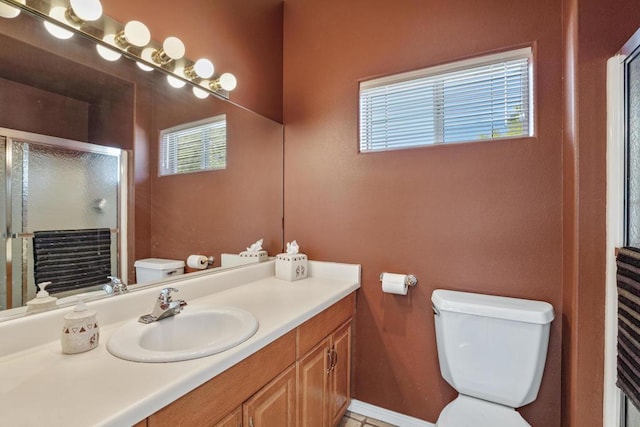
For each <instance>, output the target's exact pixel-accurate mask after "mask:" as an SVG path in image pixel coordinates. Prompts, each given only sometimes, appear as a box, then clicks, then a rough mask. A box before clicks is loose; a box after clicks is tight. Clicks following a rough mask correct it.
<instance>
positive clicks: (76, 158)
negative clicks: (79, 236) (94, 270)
mask: <svg viewBox="0 0 640 427" xmlns="http://www.w3.org/2000/svg"><path fill="white" fill-rule="evenodd" d="M0 151H1V153H2V154H1V155H0V156H1V157H0V174H1V175H0V176H1V177H2V180H3V185H2V186H0V188H1V189H0V200H2V201H3V202H4V207H5V208H4V209H2V210H1V211H2V212H0V224H3V230H4V233H3V237H4V244H3V245H1V246H2V249H1V250H0V274H1V276H0V278H4V280H3V281H2V282H1V283H0V309H7V308H12V307H19V306H22V305H24V303H25V302H26V301H27V300H29V299H31V298H33V297H34V296H35V292H36V286H35V279H34V248H33V246H34V245H33V240H34V232H36V233H37V232H44V231H56V232H60V231H67V230H85V229H100V230H109V231H110V232H111V233H112V234H111V239H110V250H109V253H110V273H109V274H110V275H114V276H118V275H119V271H120V269H119V256H118V255H119V252H120V251H119V247H120V245H119V242H120V240H121V239H120V234H119V230H120V227H121V224H120V221H119V215H118V213H119V212H120V202H121V195H120V192H121V185H122V184H123V182H124V181H125V180H124V174H123V171H124V168H123V166H122V164H121V163H122V151H121V150H119V149H115V148H109V147H102V146H96V145H92V144H87V143H81V142H76V141H69V140H63V139H59V138H52V137H46V136H42V135H34V134H27V133H22V132H15V131H9V130H6V129H0ZM108 246H109V245H108ZM107 262H108V261H107ZM61 274H62V273H61ZM106 282H107V280H106V277H105V281H104V283H106ZM95 287H96V286H94V288H95ZM86 290H91V289H90V288H87V289H84V288H83V289H82V291H86ZM74 291H77V289H76V290H73V291H68V292H63V293H62V294H61V295H65V294H66V293H72V292H74Z"/></svg>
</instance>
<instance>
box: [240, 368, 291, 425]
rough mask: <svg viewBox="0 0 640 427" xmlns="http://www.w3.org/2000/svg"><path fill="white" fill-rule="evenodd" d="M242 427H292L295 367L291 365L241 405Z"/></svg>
mask: <svg viewBox="0 0 640 427" xmlns="http://www.w3.org/2000/svg"><path fill="white" fill-rule="evenodd" d="M242 419H243V421H244V427H275V426H277V427H294V426H295V422H296V367H295V365H292V366H291V367H290V368H289V369H287V370H286V371H285V372H283V373H282V374H280V375H279V376H278V377H277V378H276V379H275V380H273V381H271V382H270V383H269V384H268V385H266V386H265V387H263V388H262V389H261V390H260V391H259V392H257V393H256V394H255V395H254V396H253V397H252V398H251V399H249V400H248V401H247V402H246V403H245V404H244V405H242Z"/></svg>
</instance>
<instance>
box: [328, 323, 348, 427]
mask: <svg viewBox="0 0 640 427" xmlns="http://www.w3.org/2000/svg"><path fill="white" fill-rule="evenodd" d="M331 339H332V343H331V363H332V367H331V368H330V372H329V388H330V391H329V414H330V419H331V425H332V426H335V425H338V422H339V421H340V419H341V418H342V416H343V415H344V413H345V411H346V410H347V407H348V406H349V403H350V400H351V322H348V323H346V324H345V325H343V326H342V327H340V329H338V330H337V331H336V332H335V333H333V335H332V336H331Z"/></svg>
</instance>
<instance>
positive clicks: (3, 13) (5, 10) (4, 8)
mask: <svg viewBox="0 0 640 427" xmlns="http://www.w3.org/2000/svg"><path fill="white" fill-rule="evenodd" d="M26 2H27V0H18V3H20V4H26ZM18 15H20V9H18V8H17V7H14V6H9V5H8V4H6V3H0V17H3V18H15V17H16V16H18Z"/></svg>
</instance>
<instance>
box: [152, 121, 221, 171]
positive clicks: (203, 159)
mask: <svg viewBox="0 0 640 427" xmlns="http://www.w3.org/2000/svg"><path fill="white" fill-rule="evenodd" d="M219 123H224V131H225V134H224V165H221V166H210V167H200V168H199V169H195V170H188V171H179V170H178V169H179V165H178V160H177V159H173V164H174V165H175V167H174V168H170V167H165V166H164V165H163V163H164V161H165V159H164V157H165V155H164V154H167V155H168V154H169V153H171V152H173V153H174V155H176V156H177V153H178V151H177V150H176V149H174V150H170V149H168V147H167V146H168V145H169V144H168V143H167V142H165V138H166V135H168V134H175V133H179V132H182V131H186V130H190V129H195V128H199V127H204V126H206V125H216V124H219ZM227 130H228V127H227V116H226V114H219V115H216V116H213V117H208V118H206V119H202V120H197V121H194V122H189V123H182V124H180V125H176V126H173V127H170V128H167V129H162V130H161V131H160V135H159V141H158V144H159V147H158V148H159V150H158V177H167V176H173V175H184V174H190V173H199V172H209V171H216V170H224V169H226V168H227V161H228V158H227V148H228V147H227V140H228V135H227ZM210 142H211V143H214V144H215V143H216V141H215V140H213V141H210ZM202 145H203V147H201V148H202V150H204V149H206V148H204V144H202ZM221 145H222V144H221ZM200 161H201V163H203V162H206V157H205V156H204V153H203V155H202V156H201V158H200ZM166 163H167V164H171V161H167V162H166ZM163 172H164V173H163Z"/></svg>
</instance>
